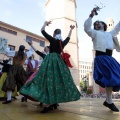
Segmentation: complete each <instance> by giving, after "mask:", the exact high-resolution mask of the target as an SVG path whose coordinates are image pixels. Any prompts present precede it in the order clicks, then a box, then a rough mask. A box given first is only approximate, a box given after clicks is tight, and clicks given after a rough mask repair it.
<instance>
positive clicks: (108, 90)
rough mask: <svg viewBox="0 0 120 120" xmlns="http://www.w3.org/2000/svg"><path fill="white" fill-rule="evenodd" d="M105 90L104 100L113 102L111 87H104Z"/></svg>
mask: <svg viewBox="0 0 120 120" xmlns="http://www.w3.org/2000/svg"><path fill="white" fill-rule="evenodd" d="M105 90H106V102H107V103H109V104H111V103H113V100H112V87H105Z"/></svg>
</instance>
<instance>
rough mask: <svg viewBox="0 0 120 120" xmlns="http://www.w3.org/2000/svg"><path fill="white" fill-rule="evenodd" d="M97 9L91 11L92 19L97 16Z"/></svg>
mask: <svg viewBox="0 0 120 120" xmlns="http://www.w3.org/2000/svg"><path fill="white" fill-rule="evenodd" d="M97 14H98V13H97V8H93V10H92V11H91V14H90V17H93V16H94V15H97Z"/></svg>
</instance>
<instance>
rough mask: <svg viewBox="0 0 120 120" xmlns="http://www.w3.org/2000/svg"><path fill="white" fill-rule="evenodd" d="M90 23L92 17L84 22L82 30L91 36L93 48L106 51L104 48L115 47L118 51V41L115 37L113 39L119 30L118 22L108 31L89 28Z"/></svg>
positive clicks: (119, 50)
mask: <svg viewBox="0 0 120 120" xmlns="http://www.w3.org/2000/svg"><path fill="white" fill-rule="evenodd" d="M91 25H92V18H91V17H89V18H88V19H87V20H86V21H85V23H84V30H85V32H86V33H87V34H88V35H89V36H90V37H91V38H92V41H93V47H94V50H99V51H102V52H106V49H110V50H113V49H114V48H115V49H116V50H117V51H118V52H120V45H119V42H118V40H117V39H114V37H115V36H116V35H117V34H118V32H119V31H120V22H119V23H118V24H117V25H116V27H115V28H114V29H113V30H112V31H110V32H105V31H101V30H94V29H92V28H91Z"/></svg>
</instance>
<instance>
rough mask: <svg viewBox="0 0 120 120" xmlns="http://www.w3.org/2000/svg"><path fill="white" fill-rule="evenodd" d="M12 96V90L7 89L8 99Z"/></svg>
mask: <svg viewBox="0 0 120 120" xmlns="http://www.w3.org/2000/svg"><path fill="white" fill-rule="evenodd" d="M11 96H12V91H10V90H8V91H7V101H8V100H11Z"/></svg>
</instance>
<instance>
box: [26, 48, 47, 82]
mask: <svg viewBox="0 0 120 120" xmlns="http://www.w3.org/2000/svg"><path fill="white" fill-rule="evenodd" d="M35 52H36V53H37V54H38V55H40V56H41V57H42V58H43V59H44V58H45V56H46V55H47V54H48V53H46V54H45V53H42V52H40V51H38V50H37V51H35ZM42 61H43V60H39V64H41V63H42ZM38 70H39V69H36V71H35V72H34V73H33V74H32V75H31V76H30V77H29V78H28V80H27V81H26V83H28V82H29V81H31V80H32V79H33V78H34V77H35V76H36V74H37V73H38Z"/></svg>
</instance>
